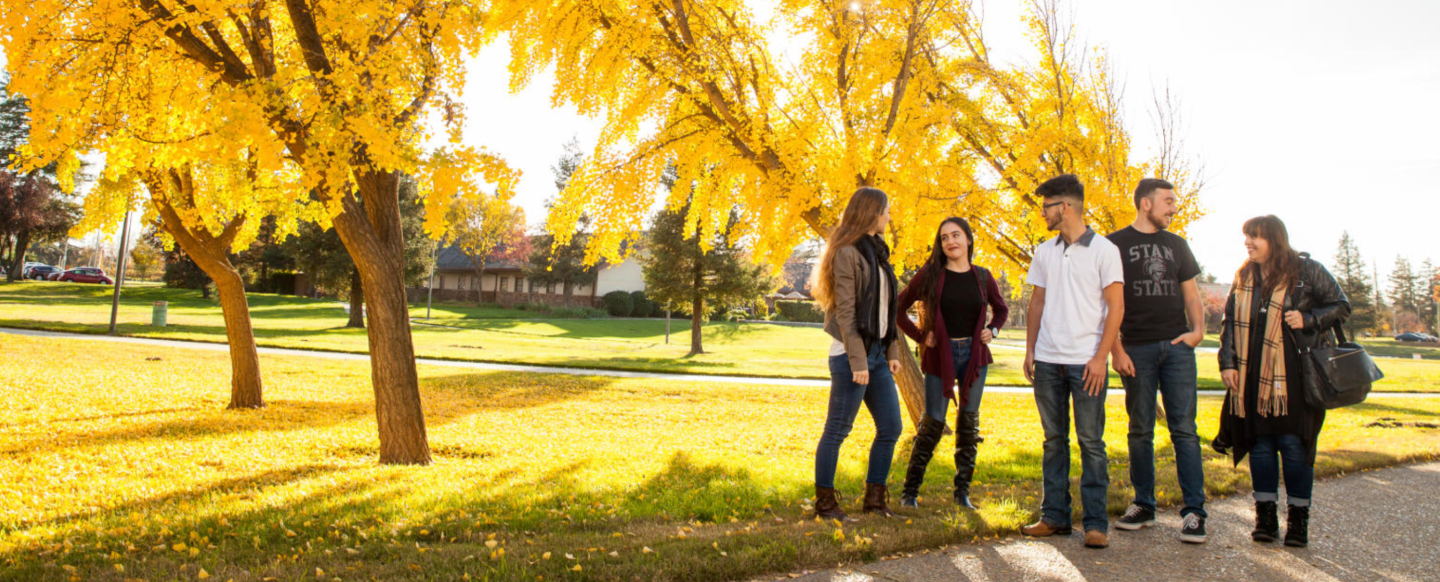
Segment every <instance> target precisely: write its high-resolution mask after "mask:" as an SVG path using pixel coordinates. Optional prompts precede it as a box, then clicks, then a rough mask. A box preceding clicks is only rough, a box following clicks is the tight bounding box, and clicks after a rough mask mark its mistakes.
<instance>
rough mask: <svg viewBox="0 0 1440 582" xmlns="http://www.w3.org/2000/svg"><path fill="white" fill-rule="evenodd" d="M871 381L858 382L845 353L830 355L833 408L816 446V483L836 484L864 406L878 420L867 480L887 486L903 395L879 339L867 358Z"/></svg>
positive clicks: (823, 484) (871, 447) (899, 426)
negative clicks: (844, 448) (842, 451)
mask: <svg viewBox="0 0 1440 582" xmlns="http://www.w3.org/2000/svg"><path fill="white" fill-rule="evenodd" d="M866 365H867V366H869V368H870V383H869V384H856V383H855V380H854V378H855V376H854V374H853V373H851V371H850V360H849V359H847V358H846V357H845V356H844V355H839V356H830V410H829V412H828V413H827V414H826V416H825V432H824V433H822V434H821V435H820V446H819V447H817V448H816V449H815V486H816V487H826V488H834V487H835V467H836V466H837V465H839V463H840V445H842V444H844V443H845V437H848V436H850V429H851V428H852V427H853V426H854V425H855V415H857V414H859V413H860V405H861V404H864V405H865V408H866V409H868V410H869V411H870V417H871V418H873V419H874V420H875V441H874V442H873V443H871V444H870V469H869V471H868V473H867V474H866V476H865V482H866V483H875V484H879V485H883V484H884V483H885V479H886V477H888V476H889V475H890V461H891V460H892V459H893V458H894V457H895V443H896V442H897V441H899V440H900V431H901V430H902V428H903V427H902V423H901V420H900V395H899V394H898V393H897V392H895V378H894V377H893V376H891V375H890V363H889V362H888V361H886V360H885V349H884V348H883V347H882V346H881V345H880V343H879V342H876V344H875V346H874V347H872V348H870V354H869V356H868V357H867V358H866Z"/></svg>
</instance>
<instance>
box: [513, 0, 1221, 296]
mask: <svg viewBox="0 0 1440 582" xmlns="http://www.w3.org/2000/svg"><path fill="white" fill-rule="evenodd" d="M1029 8H1030V11H1029V12H1028V14H1027V15H1026V16H1025V24H1026V27H1027V34H1028V35H1029V38H1030V39H1031V40H1032V42H1033V51H1032V52H1031V53H1030V55H1028V56H1029V58H1028V61H1027V64H1020V65H1005V64H1001V63H998V62H995V61H992V60H991V56H990V49H989V47H988V46H987V44H986V40H985V37H984V35H982V34H981V22H980V18H979V9H978V7H977V6H975V5H974V4H973V3H970V2H962V1H958V0H865V1H862V2H854V1H852V0H832V1H825V2H798V1H785V2H780V3H778V5H777V6H775V9H774V12H773V14H772V15H771V16H770V17H769V18H763V17H761V16H758V15H757V14H756V13H755V11H754V10H751V3H748V2H745V1H743V0H721V1H716V2H703V3H700V2H677V3H639V4H636V3H628V2H619V1H615V0H571V1H551V2H497V3H495V4H493V9H492V12H491V18H492V22H494V23H495V24H496V25H498V26H499V27H500V28H503V29H505V30H507V31H512V32H513V33H514V34H513V35H512V38H511V49H512V54H513V55H514V62H513V63H512V65H511V72H512V79H511V83H512V87H516V88H518V87H521V86H524V85H526V84H527V83H528V82H529V81H530V79H531V78H532V76H533V74H534V72H535V71H537V70H540V69H544V68H547V67H554V69H555V70H556V83H555V86H554V87H553V96H554V99H555V100H556V101H557V102H561V103H568V104H572V105H574V106H576V107H578V108H579V109H580V110H581V111H583V112H586V113H593V114H599V115H603V116H604V118H605V121H606V125H605V128H604V131H603V132H602V135H601V138H600V140H599V143H598V144H597V146H596V148H595V150H594V152H593V154H592V155H591V157H590V158H589V160H588V161H587V162H586V164H585V165H584V166H582V168H581V169H580V170H579V171H578V172H577V174H576V176H575V177H573V178H572V180H571V182H570V184H569V186H568V187H567V188H566V190H565V192H563V193H562V195H561V197H560V199H559V200H558V202H557V204H556V205H555V207H554V209H553V210H552V213H551V215H550V217H549V222H548V226H549V228H550V229H551V230H552V231H555V232H556V233H557V236H558V237H559V239H560V240H562V241H563V240H564V238H565V236H566V235H568V233H569V232H570V231H571V230H572V229H573V228H574V225H575V222H576V220H578V218H579V217H580V216H581V215H582V214H583V215H586V216H589V217H591V218H592V219H593V221H592V223H591V228H592V230H593V234H592V236H591V237H590V239H589V248H588V253H589V254H588V255H587V256H588V257H589V258H590V259H592V260H594V259H598V258H600V257H604V258H607V259H612V260H613V259H614V258H615V257H616V255H617V254H618V253H619V252H620V251H621V249H622V248H625V247H624V245H623V243H624V242H625V241H627V240H630V239H632V238H633V237H634V236H636V233H637V232H638V229H639V225H640V224H641V221H642V220H643V219H644V217H645V215H646V214H647V213H648V212H649V209H650V207H651V203H652V201H654V200H657V199H658V198H660V197H661V196H662V195H663V194H662V193H661V192H660V190H659V185H658V184H657V183H656V182H655V180H654V177H655V176H656V175H658V173H659V171H660V170H661V169H662V168H663V167H664V166H665V165H666V164H671V163H673V164H675V165H676V167H677V169H678V170H679V179H678V180H677V187H676V188H675V189H673V190H672V191H671V192H670V193H669V197H668V198H666V199H665V203H666V205H667V207H669V208H670V209H677V208H679V207H680V206H682V205H683V204H685V203H686V202H687V201H688V202H689V204H690V215H689V216H688V220H687V223H686V227H687V229H688V230H689V231H690V232H695V233H699V234H701V235H702V240H708V239H709V238H711V237H709V236H708V234H709V233H712V232H713V231H714V230H715V228H716V227H717V226H718V225H719V224H721V223H722V222H723V221H724V220H725V218H726V217H727V216H728V213H729V212H730V211H731V209H732V208H735V207H738V208H739V209H740V210H741V211H742V213H743V218H744V220H743V221H742V232H741V233H740V236H741V237H742V238H744V239H745V240H747V241H749V242H750V244H751V248H752V253H753V254H754V257H755V258H756V259H758V260H761V261H766V262H770V263H771V264H778V263H779V262H782V261H783V260H784V259H786V258H787V257H788V256H789V254H790V251H791V249H793V248H794V246H795V245H796V243H798V242H800V241H801V240H804V239H806V238H809V237H813V236H816V235H819V234H824V233H825V232H826V231H827V230H828V228H829V226H830V225H833V224H835V223H836V222H837V219H838V216H837V215H838V213H839V211H840V208H841V207H842V206H843V204H844V201H845V199H846V198H847V197H848V195H849V194H850V193H851V192H852V191H853V190H854V189H855V188H856V187H858V186H862V185H864V186H876V187H879V188H881V189H883V190H886V191H887V192H888V193H890V194H891V196H892V199H891V200H892V205H891V214H892V223H891V224H892V229H893V232H892V233H891V236H892V238H893V241H894V243H895V245H894V246H895V253H894V255H893V258H894V259H895V260H896V261H897V262H898V263H899V264H902V265H907V266H914V265H916V264H918V262H919V261H920V260H922V259H923V257H922V256H921V255H922V254H923V252H924V251H925V250H927V249H928V246H929V244H930V242H931V240H932V239H933V236H934V231H933V229H934V227H935V225H936V224H938V223H939V221H940V220H942V219H943V218H944V217H946V216H947V215H960V216H966V217H969V218H971V219H972V222H976V223H977V225H976V226H977V230H979V231H980V232H982V233H985V235H986V236H984V237H982V238H981V240H980V241H979V244H978V249H977V250H978V251H979V252H980V254H981V256H982V257H984V258H985V260H986V262H987V264H991V265H994V266H995V268H996V269H998V270H999V271H1001V272H1002V273H1006V274H1010V275H1012V276H1013V275H1018V274H1022V273H1023V272H1024V269H1025V267H1026V265H1028V262H1029V254H1030V249H1031V248H1032V246H1033V245H1034V244H1035V243H1036V242H1038V241H1039V240H1042V239H1043V238H1044V237H1045V235H1046V233H1045V230H1044V225H1043V224H1042V223H1041V222H1040V219H1039V217H1038V213H1036V212H1035V211H1034V205H1033V203H1032V201H1031V200H1030V199H1029V194H1030V193H1031V192H1033V189H1034V187H1035V186H1036V185H1037V184H1039V183H1040V182H1041V181H1043V180H1045V179H1047V178H1049V177H1051V176H1053V175H1056V174H1059V173H1063V172H1075V173H1079V174H1080V175H1081V176H1082V178H1084V179H1085V181H1086V185H1087V187H1088V193H1089V196H1088V197H1087V202H1089V208H1088V215H1089V216H1088V218H1089V219H1090V220H1091V221H1092V222H1093V223H1094V224H1095V225H1096V227H1097V229H1100V230H1102V231H1108V230H1113V229H1114V228H1115V227H1117V226H1118V225H1121V224H1123V223H1125V222H1127V221H1128V220H1129V219H1130V217H1132V216H1133V214H1132V212H1133V210H1132V209H1131V205H1130V197H1129V192H1130V191H1131V189H1133V187H1134V183H1135V182H1136V181H1137V180H1139V179H1140V178H1141V177H1143V176H1146V175H1158V176H1162V177H1166V178H1169V179H1171V180H1172V181H1175V182H1177V184H1178V185H1179V187H1180V190H1181V191H1182V192H1183V193H1184V194H1185V195H1187V196H1188V198H1187V200H1186V205H1187V206H1186V207H1185V209H1184V210H1183V211H1182V212H1181V215H1180V216H1179V217H1178V218H1177V221H1176V222H1175V223H1174V228H1176V229H1179V230H1182V231H1183V228H1184V225H1185V224H1186V223H1187V222H1188V221H1189V220H1191V219H1193V218H1194V217H1196V216H1198V211H1199V208H1200V207H1199V206H1198V204H1197V201H1196V200H1195V199H1194V196H1193V195H1194V194H1196V192H1195V191H1194V190H1193V187H1194V186H1195V185H1196V184H1195V182H1194V180H1193V177H1192V176H1190V174H1189V170H1188V168H1187V167H1186V166H1185V164H1184V163H1183V160H1184V157H1183V152H1179V151H1178V150H1177V149H1175V148H1174V147H1168V146H1174V145H1175V144H1173V143H1167V144H1166V146H1167V149H1166V150H1165V152H1166V155H1163V156H1158V157H1156V158H1155V159H1152V160H1148V161H1147V160H1142V159H1141V155H1140V153H1138V152H1134V151H1132V149H1131V146H1130V138H1129V132H1130V128H1127V127H1125V125H1124V123H1123V120H1122V118H1121V115H1120V106H1121V103H1120V101H1119V91H1118V89H1117V87H1116V85H1115V83H1114V80H1113V75H1112V74H1111V72H1110V70H1109V67H1108V64H1107V61H1106V60H1105V58H1104V54H1103V52H1100V51H1096V52H1090V53H1087V52H1085V51H1084V50H1083V49H1080V48H1077V47H1078V46H1079V44H1080V43H1079V42H1078V41H1077V40H1076V36H1077V35H1076V34H1075V33H1074V31H1073V30H1072V29H1071V27H1070V24H1069V23H1068V22H1066V21H1065V20H1064V14H1063V10H1060V9H1058V8H1057V7H1056V6H1054V5H1053V4H1051V3H1034V4H1033V5H1031V6H1029ZM776 39H784V40H785V42H784V43H782V44H784V45H785V50H781V48H778V47H777V46H774V44H775V40H776ZM796 53H798V54H796ZM802 225H804V226H803V227H802ZM1012 278H1013V277H1012Z"/></svg>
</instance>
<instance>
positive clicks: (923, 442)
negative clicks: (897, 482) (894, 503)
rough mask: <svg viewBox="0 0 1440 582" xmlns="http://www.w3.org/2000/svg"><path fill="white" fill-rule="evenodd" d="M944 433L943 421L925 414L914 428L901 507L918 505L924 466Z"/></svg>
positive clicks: (927, 463)
mask: <svg viewBox="0 0 1440 582" xmlns="http://www.w3.org/2000/svg"><path fill="white" fill-rule="evenodd" d="M944 434H945V423H944V422H943V421H939V420H935V419H933V418H930V417H929V416H926V417H925V418H924V419H923V420H921V421H920V427H919V429H917V430H916V434H915V446H914V447H913V448H912V449H911V450H910V467H909V469H907V470H906V471H905V486H904V488H903V489H901V492H900V506H901V507H919V502H918V501H917V498H918V497H919V496H920V484H921V483H923V482H924V481H925V467H926V466H927V465H929V464H930V458H931V457H933V456H935V447H936V446H937V445H939V444H940V437H941V436H943V435H944Z"/></svg>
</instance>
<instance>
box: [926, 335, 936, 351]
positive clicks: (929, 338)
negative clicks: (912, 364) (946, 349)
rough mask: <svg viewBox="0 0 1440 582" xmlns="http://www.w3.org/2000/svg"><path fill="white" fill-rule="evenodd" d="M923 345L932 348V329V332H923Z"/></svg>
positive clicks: (933, 341)
mask: <svg viewBox="0 0 1440 582" xmlns="http://www.w3.org/2000/svg"><path fill="white" fill-rule="evenodd" d="M925 347H927V348H933V347H935V332H933V331H932V332H930V333H927V334H925Z"/></svg>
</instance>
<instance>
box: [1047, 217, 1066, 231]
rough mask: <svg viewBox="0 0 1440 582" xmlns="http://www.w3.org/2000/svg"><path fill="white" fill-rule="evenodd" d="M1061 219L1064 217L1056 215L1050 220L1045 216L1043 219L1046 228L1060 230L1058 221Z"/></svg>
mask: <svg viewBox="0 0 1440 582" xmlns="http://www.w3.org/2000/svg"><path fill="white" fill-rule="evenodd" d="M1062 220H1064V217H1056V218H1055V220H1050V219H1048V218H1047V219H1045V228H1048V229H1050V230H1060V222H1061V221H1062Z"/></svg>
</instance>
